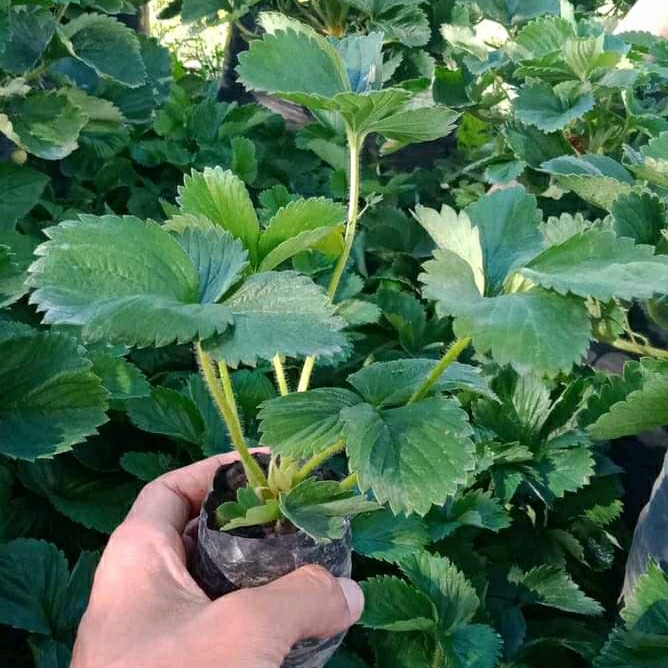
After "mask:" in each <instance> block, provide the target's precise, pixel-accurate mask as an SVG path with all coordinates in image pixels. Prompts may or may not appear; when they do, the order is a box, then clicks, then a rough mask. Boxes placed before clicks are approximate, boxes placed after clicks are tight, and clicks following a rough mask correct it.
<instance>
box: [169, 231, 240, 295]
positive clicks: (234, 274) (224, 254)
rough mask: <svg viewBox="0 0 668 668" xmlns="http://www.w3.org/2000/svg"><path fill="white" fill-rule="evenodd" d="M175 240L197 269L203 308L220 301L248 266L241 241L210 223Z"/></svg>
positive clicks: (184, 233)
mask: <svg viewBox="0 0 668 668" xmlns="http://www.w3.org/2000/svg"><path fill="white" fill-rule="evenodd" d="M176 240H177V241H178V242H179V244H180V245H181V247H182V248H183V250H184V251H185V252H186V253H187V254H188V257H189V258H190V261H191V262H192V263H193V266H194V267H195V269H197V273H198V275H199V301H200V302H201V303H203V304H211V303H214V302H217V301H218V300H219V299H221V298H222V297H223V296H224V295H225V293H226V292H227V291H228V290H229V289H230V288H231V287H232V286H233V285H234V284H235V283H236V282H237V281H238V280H239V279H240V278H241V275H242V273H243V271H244V269H245V268H246V267H247V265H248V252H247V251H246V249H245V248H244V247H243V245H242V244H241V241H239V239H235V238H234V237H233V236H232V235H231V234H230V233H229V232H227V231H226V230H223V229H222V228H220V227H218V226H216V225H214V224H213V223H210V224H209V225H208V226H207V227H206V228H205V227H190V228H186V229H185V230H184V231H183V232H182V233H180V234H178V235H176Z"/></svg>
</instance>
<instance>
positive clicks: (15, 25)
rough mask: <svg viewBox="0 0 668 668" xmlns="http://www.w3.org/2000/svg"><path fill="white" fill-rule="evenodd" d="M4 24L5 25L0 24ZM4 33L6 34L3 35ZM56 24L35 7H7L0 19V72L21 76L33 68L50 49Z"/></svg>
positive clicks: (40, 9) (41, 8)
mask: <svg viewBox="0 0 668 668" xmlns="http://www.w3.org/2000/svg"><path fill="white" fill-rule="evenodd" d="M2 24H4V25H2ZM3 30H4V31H6V33H5V34H4V35H3ZM55 30H56V21H55V20H54V18H53V15H52V14H51V12H50V11H48V9H45V8H44V7H35V6H32V7H31V6H10V7H9V11H8V12H7V13H4V9H3V15H2V16H0V37H2V40H1V41H2V43H0V69H1V70H4V71H5V72H8V73H10V74H23V73H24V72H29V71H30V70H32V69H33V67H35V65H36V64H37V62H38V61H39V59H40V57H41V55H42V53H43V52H44V50H45V49H46V47H47V46H49V43H50V42H51V39H52V38H53V34H54V32H55Z"/></svg>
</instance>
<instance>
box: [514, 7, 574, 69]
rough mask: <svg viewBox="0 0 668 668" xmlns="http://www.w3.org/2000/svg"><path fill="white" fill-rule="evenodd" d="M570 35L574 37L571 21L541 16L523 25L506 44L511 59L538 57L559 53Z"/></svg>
mask: <svg viewBox="0 0 668 668" xmlns="http://www.w3.org/2000/svg"><path fill="white" fill-rule="evenodd" d="M570 37H575V26H574V25H573V23H571V22H570V21H568V20H566V19H564V18H561V17H560V16H542V17H540V18H537V19H536V20H535V21H531V23H528V24H527V25H526V26H524V27H523V28H522V29H521V30H520V31H519V32H518V33H517V35H516V36H515V39H514V41H513V42H511V43H510V44H509V45H508V46H509V48H512V49H513V53H512V55H513V59H517V60H525V59H531V58H539V57H540V56H546V55H548V54H551V53H559V52H560V51H561V50H562V48H563V45H564V43H565V42H566V40H567V39H569V38H570Z"/></svg>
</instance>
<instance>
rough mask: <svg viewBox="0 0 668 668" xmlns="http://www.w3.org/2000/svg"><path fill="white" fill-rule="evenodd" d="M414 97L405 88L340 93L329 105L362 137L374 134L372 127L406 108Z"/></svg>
mask: <svg viewBox="0 0 668 668" xmlns="http://www.w3.org/2000/svg"><path fill="white" fill-rule="evenodd" d="M411 97H412V95H411V93H410V92H409V91H407V90H404V89H403V88H386V89H385V90H370V91H368V92H366V93H338V94H337V95H336V96H335V97H334V99H333V100H332V101H331V102H330V103H329V105H328V106H329V108H331V109H332V110H336V111H338V112H340V113H341V115H342V116H343V117H344V118H345V119H346V121H347V122H348V124H349V125H350V127H351V128H352V129H353V130H355V131H356V132H358V133H359V134H360V135H366V134H368V133H369V132H373V131H374V130H373V129H372V126H373V125H374V124H376V123H380V122H382V121H383V120H384V119H386V118H388V117H391V116H392V115H393V114H395V113H397V112H398V111H400V110H401V109H403V108H404V107H405V106H406V103H407V102H408V101H409V100H410V99H411Z"/></svg>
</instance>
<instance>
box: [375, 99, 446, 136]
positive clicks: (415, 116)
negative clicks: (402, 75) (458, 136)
mask: <svg viewBox="0 0 668 668" xmlns="http://www.w3.org/2000/svg"><path fill="white" fill-rule="evenodd" d="M458 118H459V113H458V112H456V111H453V110H452V109H448V108H447V107H441V106H437V107H421V108H418V109H409V110H407V111H400V112H398V113H396V114H393V115H392V116H388V117H387V118H384V119H383V120H379V121H377V122H375V123H372V124H370V125H367V127H366V130H367V132H377V133H378V134H381V135H383V136H384V137H387V138H388V139H394V140H395V141H398V142H401V143H406V144H408V143H412V142H424V141H433V140H434V139H440V138H441V137H445V136H446V135H448V134H450V133H451V132H452V131H453V130H454V129H455V121H456V120H457V119H458Z"/></svg>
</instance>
